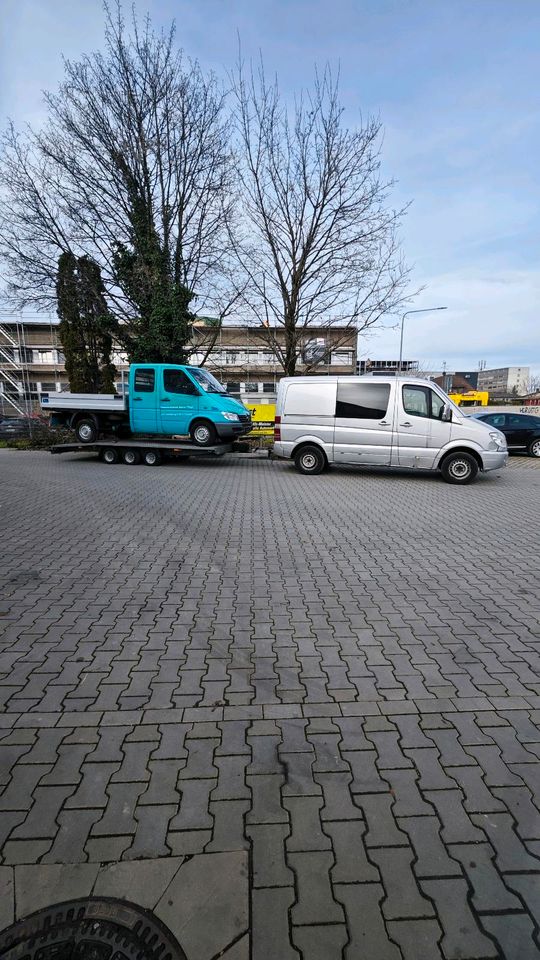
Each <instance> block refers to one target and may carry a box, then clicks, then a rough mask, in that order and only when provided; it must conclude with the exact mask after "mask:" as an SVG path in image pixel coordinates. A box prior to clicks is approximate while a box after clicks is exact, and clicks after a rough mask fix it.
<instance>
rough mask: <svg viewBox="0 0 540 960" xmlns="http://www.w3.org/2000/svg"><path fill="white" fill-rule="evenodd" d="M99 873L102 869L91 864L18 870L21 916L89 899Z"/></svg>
mask: <svg viewBox="0 0 540 960" xmlns="http://www.w3.org/2000/svg"><path fill="white" fill-rule="evenodd" d="M98 870H99V866H98V865H97V864H91V863H77V864H62V866H60V865H56V864H47V865H41V864H39V865H32V866H17V867H15V897H16V903H17V916H18V917H25V916H28V914H29V913H33V912H34V911H36V910H41V909H42V908H43V907H48V906H49V905H50V904H53V903H62V901H64V900H74V899H77V898H79V897H88V896H89V895H90V894H91V893H92V888H93V886H94V882H95V880H96V877H97V874H98Z"/></svg>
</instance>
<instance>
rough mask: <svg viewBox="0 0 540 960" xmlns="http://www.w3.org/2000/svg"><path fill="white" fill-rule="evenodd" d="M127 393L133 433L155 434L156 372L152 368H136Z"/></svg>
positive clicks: (156, 428) (156, 426)
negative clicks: (131, 385) (131, 384)
mask: <svg viewBox="0 0 540 960" xmlns="http://www.w3.org/2000/svg"><path fill="white" fill-rule="evenodd" d="M132 383H133V387H132V388H131V390H130V393H129V410H130V421H131V429H132V431H133V433H157V432H158V422H157V404H156V371H155V369H154V368H153V367H136V368H135V372H134V374H133V380H132Z"/></svg>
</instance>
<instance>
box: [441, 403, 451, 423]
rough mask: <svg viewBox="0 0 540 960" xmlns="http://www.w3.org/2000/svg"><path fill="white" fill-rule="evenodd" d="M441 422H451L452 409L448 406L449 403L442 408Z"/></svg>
mask: <svg viewBox="0 0 540 960" xmlns="http://www.w3.org/2000/svg"><path fill="white" fill-rule="evenodd" d="M441 420H443V421H444V422H445V423H451V422H452V407H451V406H450V404H449V403H445V405H444V407H443V412H442V417H441Z"/></svg>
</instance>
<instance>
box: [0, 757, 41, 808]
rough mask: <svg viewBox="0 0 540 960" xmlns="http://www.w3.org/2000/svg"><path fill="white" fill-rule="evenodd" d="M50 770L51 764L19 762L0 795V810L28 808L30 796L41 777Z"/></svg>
mask: <svg viewBox="0 0 540 960" xmlns="http://www.w3.org/2000/svg"><path fill="white" fill-rule="evenodd" d="M50 770H51V764H43V763H35V764H29V765H26V764H21V765H20V766H17V767H15V768H14V770H13V773H12V776H11V780H10V781H9V783H8V785H7V787H6V788H5V789H4V791H3V793H2V795H1V796H0V811H7V810H28V809H29V808H30V806H31V803H32V796H33V793H34V790H35V789H36V787H37V785H38V783H39V782H40V780H41V778H42V777H44V776H46V774H48V773H49V772H50Z"/></svg>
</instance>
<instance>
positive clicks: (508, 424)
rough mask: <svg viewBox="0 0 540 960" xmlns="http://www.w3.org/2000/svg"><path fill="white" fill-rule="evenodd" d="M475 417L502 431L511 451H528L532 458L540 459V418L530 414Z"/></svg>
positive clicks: (487, 414) (499, 414) (498, 414)
mask: <svg viewBox="0 0 540 960" xmlns="http://www.w3.org/2000/svg"><path fill="white" fill-rule="evenodd" d="M474 417H475V418H476V419H477V420H482V421H483V423H487V424H488V426H490V427H496V428H497V430H501V431H502V432H503V433H504V435H505V437H506V442H507V444H508V449H509V450H526V451H527V453H528V454H529V455H530V456H531V457H540V417H533V416H531V415H530V414H528V413H477V414H474Z"/></svg>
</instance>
